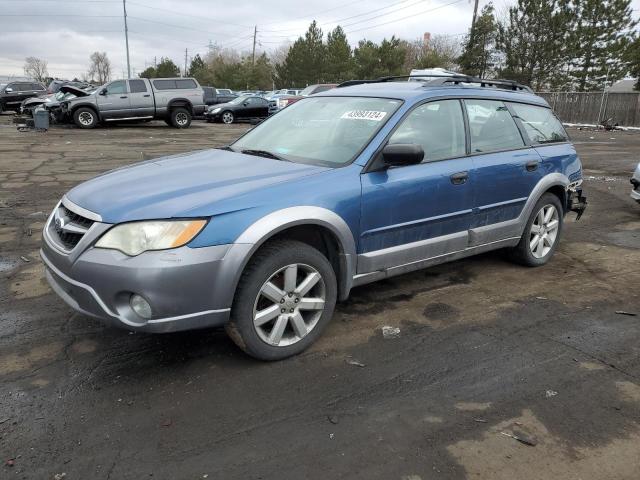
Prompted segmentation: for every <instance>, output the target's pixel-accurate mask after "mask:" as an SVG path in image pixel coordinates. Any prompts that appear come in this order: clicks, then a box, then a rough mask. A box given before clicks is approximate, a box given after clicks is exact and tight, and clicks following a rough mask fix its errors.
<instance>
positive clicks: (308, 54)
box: [276, 20, 325, 86]
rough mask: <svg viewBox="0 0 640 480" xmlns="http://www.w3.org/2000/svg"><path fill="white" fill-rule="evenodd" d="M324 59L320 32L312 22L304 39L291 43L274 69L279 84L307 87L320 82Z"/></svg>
mask: <svg viewBox="0 0 640 480" xmlns="http://www.w3.org/2000/svg"><path fill="white" fill-rule="evenodd" d="M324 58H325V45H324V44H323V43H322V30H321V29H320V27H318V25H317V23H316V21H315V20H314V21H313V22H311V25H309V29H308V30H307V32H306V33H305V35H304V37H299V38H298V39H297V40H296V41H295V42H294V43H293V45H292V46H291V48H290V49H289V52H288V53H287V58H285V60H284V62H283V63H282V64H280V65H278V66H277V67H276V72H277V77H278V82H279V84H280V85H288V86H293V85H295V86H307V85H311V84H314V83H320V82H322V81H323V78H324Z"/></svg>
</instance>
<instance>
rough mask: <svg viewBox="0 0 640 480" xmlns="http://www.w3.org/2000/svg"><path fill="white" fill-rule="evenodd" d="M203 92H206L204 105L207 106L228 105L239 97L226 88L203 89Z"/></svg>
mask: <svg viewBox="0 0 640 480" xmlns="http://www.w3.org/2000/svg"><path fill="white" fill-rule="evenodd" d="M202 90H204V103H205V105H206V106H211V105H218V104H219V103H227V102H230V101H231V100H233V99H234V98H237V97H238V95H236V94H235V93H233V92H231V90H228V89H224V88H223V89H219V88H214V87H202Z"/></svg>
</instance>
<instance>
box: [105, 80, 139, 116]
mask: <svg viewBox="0 0 640 480" xmlns="http://www.w3.org/2000/svg"><path fill="white" fill-rule="evenodd" d="M97 102H98V107H99V109H100V115H101V116H102V118H104V119H105V120H109V119H114V118H125V117H130V116H133V115H131V102H130V100H129V90H128V88H127V81H126V80H116V81H115V82H111V83H108V84H107V85H105V86H104V87H103V88H102V89H101V90H100V93H99V94H98V95H97Z"/></svg>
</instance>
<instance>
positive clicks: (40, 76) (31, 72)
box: [24, 57, 49, 82]
mask: <svg viewBox="0 0 640 480" xmlns="http://www.w3.org/2000/svg"><path fill="white" fill-rule="evenodd" d="M24 74H25V75H26V76H27V77H29V78H33V79H34V80H37V81H38V82H44V81H45V80H46V78H47V77H48V76H49V72H48V71H47V61H46V60H42V59H40V58H36V57H27V58H25V59H24Z"/></svg>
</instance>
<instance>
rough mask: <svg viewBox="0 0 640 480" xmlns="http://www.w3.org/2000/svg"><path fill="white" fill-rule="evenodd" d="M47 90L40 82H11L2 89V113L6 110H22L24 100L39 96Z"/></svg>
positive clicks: (0, 106)
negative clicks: (21, 105)
mask: <svg viewBox="0 0 640 480" xmlns="http://www.w3.org/2000/svg"><path fill="white" fill-rule="evenodd" d="M45 92H46V89H45V88H44V85H42V84H41V83H39V82H26V81H19V82H9V83H7V84H5V85H4V86H3V87H2V89H0V113H2V112H3V111H4V110H13V111H15V112H16V113H17V112H18V111H19V110H20V104H21V103H22V102H23V100H25V99H27V98H31V97H37V96H38V95H42V94H44V93H45Z"/></svg>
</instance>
